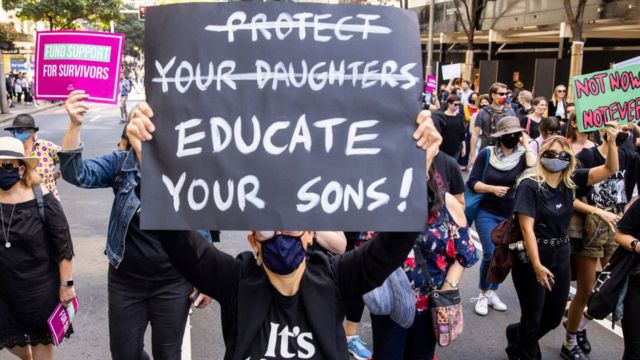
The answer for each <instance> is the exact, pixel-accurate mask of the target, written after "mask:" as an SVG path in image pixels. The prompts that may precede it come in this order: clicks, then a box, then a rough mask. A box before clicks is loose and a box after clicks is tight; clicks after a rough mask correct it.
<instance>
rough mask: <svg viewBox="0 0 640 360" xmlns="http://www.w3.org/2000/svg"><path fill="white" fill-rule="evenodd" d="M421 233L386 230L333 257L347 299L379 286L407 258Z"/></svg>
mask: <svg viewBox="0 0 640 360" xmlns="http://www.w3.org/2000/svg"><path fill="white" fill-rule="evenodd" d="M417 236H418V233H411V232H405V233H400V232H383V233H378V234H377V235H376V237H375V238H374V239H373V240H370V241H368V242H366V243H365V244H364V245H363V246H361V247H360V248H357V249H355V250H353V251H348V252H346V253H345V254H344V255H341V256H336V257H334V258H333V269H334V272H335V274H336V279H337V281H338V287H339V288H340V291H341V293H342V295H343V297H344V298H345V299H352V298H354V297H360V296H362V295H363V294H365V293H367V292H369V291H371V290H373V289H375V288H376V287H378V286H380V285H381V284H382V283H383V282H384V280H385V279H386V278H387V277H388V276H389V275H390V274H391V273H392V272H393V271H394V270H395V269H396V268H398V267H399V266H402V263H403V262H404V260H405V259H406V257H407V255H408V254H409V251H410V250H411V248H412V247H413V244H414V243H415V241H416V239H417Z"/></svg>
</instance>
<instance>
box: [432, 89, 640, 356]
mask: <svg viewBox="0 0 640 360" xmlns="http://www.w3.org/2000/svg"><path fill="white" fill-rule="evenodd" d="M470 87H471V83H470V82H469V81H466V80H463V81H461V82H457V81H451V82H449V84H443V85H442V86H441V88H440V92H439V93H434V94H432V96H430V97H428V98H427V99H431V101H429V102H428V103H425V108H429V109H430V110H432V111H433V118H434V123H435V126H436V128H437V129H438V130H439V132H440V133H441V134H442V136H443V138H444V139H445V141H443V146H441V149H442V150H443V151H444V152H446V154H447V156H451V157H452V158H451V159H449V160H450V161H454V162H456V163H457V164H458V166H459V171H461V172H464V171H467V170H468V169H471V171H470V173H469V177H468V181H467V189H466V194H465V195H467V194H468V195H469V196H468V199H470V200H473V196H477V195H478V194H484V195H481V200H480V201H477V202H473V203H470V204H467V208H466V211H467V220H468V221H469V223H474V222H475V228H476V230H477V233H478V237H479V240H480V242H481V244H482V249H483V251H482V259H481V265H480V279H479V282H478V287H479V290H480V294H479V295H478V297H477V298H474V299H473V301H476V304H475V312H476V313H477V314H478V315H481V316H487V315H488V314H489V309H490V308H491V309H493V310H496V311H506V310H507V306H506V305H505V304H504V303H503V302H502V301H501V300H500V297H499V296H498V293H497V290H498V286H499V283H496V282H491V281H490V280H491V279H492V278H491V277H490V276H489V274H488V272H489V269H490V267H491V266H492V260H494V261H495V259H494V256H493V255H494V249H495V245H494V244H495V243H496V239H495V238H496V235H495V231H496V229H497V228H498V227H499V226H502V225H503V223H504V222H508V221H516V222H517V224H518V227H519V229H520V230H521V232H522V235H521V236H520V237H521V239H513V240H514V242H518V241H516V240H519V241H521V242H519V244H515V245H519V246H514V249H520V250H519V251H520V252H523V254H524V256H515V254H514V264H513V268H512V279H513V283H514V287H515V289H516V292H517V294H518V299H519V303H520V313H521V319H520V322H519V323H516V324H511V325H509V326H508V327H507V329H506V336H507V344H508V346H507V348H506V352H507V354H508V357H509V359H540V358H541V354H540V349H539V346H538V340H539V339H540V338H541V337H542V336H544V335H545V334H547V333H548V332H549V331H551V330H553V329H555V328H556V327H558V326H559V325H560V324H561V322H562V318H563V314H565V311H566V314H567V320H566V321H565V322H563V323H562V324H563V326H564V328H565V330H566V338H565V340H564V341H563V343H562V344H561V346H560V355H561V356H562V357H564V358H565V359H571V360H574V359H575V360H583V359H588V354H589V353H590V351H591V343H590V341H589V339H588V337H587V325H588V324H589V322H590V321H591V320H593V316H591V315H590V312H589V308H588V305H589V303H590V298H591V294H592V289H593V287H594V284H595V283H596V275H597V273H598V270H599V269H602V268H604V267H605V266H607V264H608V263H609V260H610V259H611V257H612V256H613V254H614V252H615V251H616V250H617V249H625V251H627V252H629V254H628V255H629V256H632V257H635V256H636V254H637V253H638V252H640V248H639V247H637V245H638V242H637V241H636V242H634V243H633V244H631V241H632V240H630V239H631V238H633V239H637V236H638V232H637V230H636V229H635V227H633V226H631V223H632V222H633V220H631V218H630V216H631V215H630V212H631V210H629V208H630V207H631V209H633V208H634V206H635V205H632V204H633V203H634V200H635V198H636V197H637V190H638V189H637V186H638V177H639V176H640V172H639V170H638V169H640V162H639V161H640V155H639V149H640V147H638V145H640V141H639V138H640V127H639V126H638V125H637V124H634V123H628V124H623V125H620V126H618V124H617V123H616V122H611V123H608V124H607V127H606V128H605V129H603V130H600V131H596V132H592V133H581V132H579V131H578V124H577V121H576V115H575V107H574V105H573V104H572V103H570V102H567V99H566V93H567V87H566V86H564V85H558V86H556V87H555V88H554V90H553V93H552V94H551V96H550V98H549V99H547V98H545V97H544V96H536V97H534V96H533V94H532V93H531V92H530V91H527V90H525V89H522V88H520V89H517V90H516V92H515V93H514V92H513V91H512V90H510V89H508V86H507V85H506V84H503V83H494V84H493V85H492V86H491V87H490V88H489V91H488V93H487V94H478V93H476V92H473V91H469V89H470ZM463 94H467V95H466V97H467V98H466V100H464V99H463V97H464V96H465V95H463ZM463 121H464V122H463ZM462 126H464V127H462ZM447 139H448V141H447ZM465 198H467V196H465ZM471 210H473V211H471ZM622 219H627V221H628V222H626V225H624V226H623V225H621V224H625V222H624V221H622ZM635 220H636V222H637V218H636V219H635ZM498 230H499V229H498ZM627 236H628V237H627ZM634 236H635V237H634ZM623 238H624V239H625V241H621V240H620V239H623ZM634 241H635V240H634ZM620 245H622V247H620ZM514 252H517V250H514ZM519 255H522V254H519ZM516 259H517V260H516ZM634 275H637V269H632V271H630V272H629V273H626V274H622V276H628V279H629V281H628V285H629V287H628V292H626V293H624V294H621V295H620V296H621V299H620V303H621V304H622V303H623V301H624V304H625V310H626V309H627V308H629V309H630V308H631V306H633V305H632V304H637V297H635V296H638V289H637V288H634V287H633V285H635V284H636V283H635V282H634V281H633V279H634ZM572 279H573V280H576V288H577V290H576V294H575V296H574V297H573V298H572V299H570V300H571V301H570V305H569V307H568V309H567V306H566V305H567V300H568V299H569V285H570V282H571V280H572ZM614 295H615V294H612V296H614ZM625 299H627V300H625ZM600 316H601V317H602V315H600ZM605 316H606V315H605ZM623 319H627V320H626V321H623V332H624V333H625V344H626V347H627V348H626V349H625V354H624V359H638V358H640V347H638V346H637V341H636V342H634V341H633V340H627V339H628V337H630V336H629V332H631V331H633V332H635V331H636V330H635V327H634V326H632V325H631V323H632V321H637V320H638V319H633V320H631V319H629V318H627V317H626V316H625V317H624V318H623ZM625 322H626V324H625ZM631 344H636V345H631Z"/></svg>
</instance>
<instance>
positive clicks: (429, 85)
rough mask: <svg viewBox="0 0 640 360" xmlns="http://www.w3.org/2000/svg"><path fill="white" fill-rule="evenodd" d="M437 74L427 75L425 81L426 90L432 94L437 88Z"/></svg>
mask: <svg viewBox="0 0 640 360" xmlns="http://www.w3.org/2000/svg"><path fill="white" fill-rule="evenodd" d="M436 87H437V86H436V76H435V75H427V79H426V81H425V85H424V90H425V92H426V93H428V94H431V93H432V92H433V91H434V90H435V89H436Z"/></svg>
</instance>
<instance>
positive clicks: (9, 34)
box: [0, 23, 18, 50]
mask: <svg viewBox="0 0 640 360" xmlns="http://www.w3.org/2000/svg"><path fill="white" fill-rule="evenodd" d="M17 36H18V33H17V32H16V29H15V27H14V26H13V24H12V23H0V48H1V49H2V50H11V49H13V47H14V45H13V42H14V41H16V40H17Z"/></svg>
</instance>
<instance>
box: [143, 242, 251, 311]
mask: <svg viewBox="0 0 640 360" xmlns="http://www.w3.org/2000/svg"><path fill="white" fill-rule="evenodd" d="M149 233H150V234H151V236H153V237H155V238H156V239H158V241H160V243H161V244H162V247H163V248H164V250H165V251H166V253H167V254H168V255H169V259H170V260H171V263H172V264H173V266H174V267H175V268H176V269H178V271H179V272H180V273H181V274H182V276H184V277H185V279H187V280H188V281H189V282H190V283H191V284H192V285H193V286H195V287H196V288H197V289H199V290H200V291H201V292H202V293H203V294H206V295H209V296H211V297H212V298H214V299H216V300H217V301H218V302H220V303H224V302H226V301H227V300H228V299H229V298H230V297H231V296H234V295H235V294H236V293H237V288H238V284H239V282H240V279H241V276H242V273H241V272H242V269H241V264H240V261H238V260H236V259H235V258H234V257H233V256H231V255H229V254H226V253H224V252H222V251H220V250H218V249H217V248H216V247H215V246H213V245H211V244H209V243H208V242H207V240H205V239H204V238H203V237H202V236H200V235H199V234H198V233H197V232H195V231H150V232H149Z"/></svg>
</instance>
